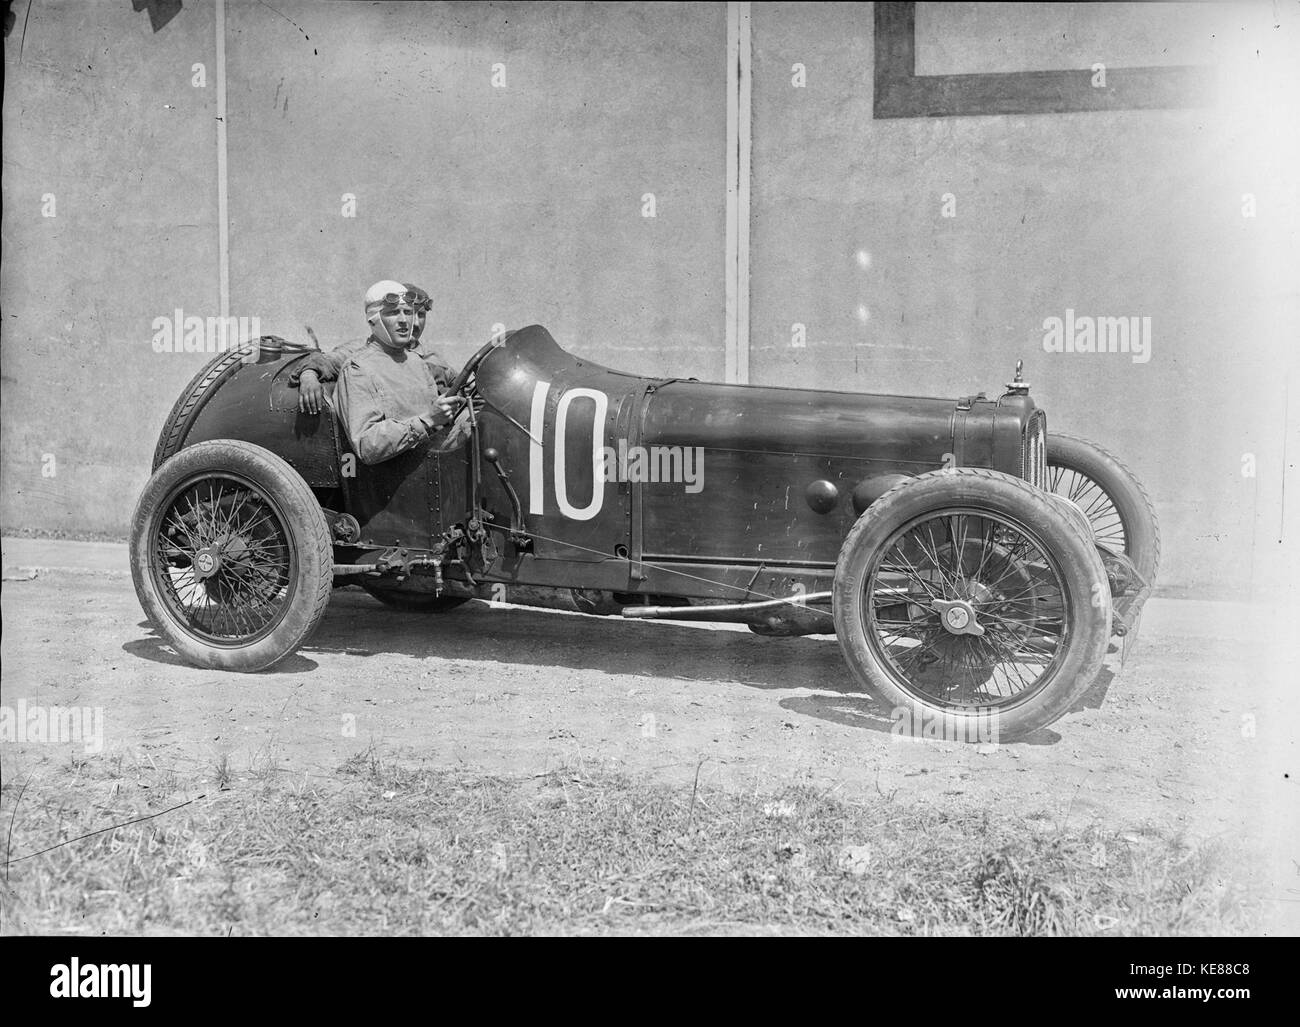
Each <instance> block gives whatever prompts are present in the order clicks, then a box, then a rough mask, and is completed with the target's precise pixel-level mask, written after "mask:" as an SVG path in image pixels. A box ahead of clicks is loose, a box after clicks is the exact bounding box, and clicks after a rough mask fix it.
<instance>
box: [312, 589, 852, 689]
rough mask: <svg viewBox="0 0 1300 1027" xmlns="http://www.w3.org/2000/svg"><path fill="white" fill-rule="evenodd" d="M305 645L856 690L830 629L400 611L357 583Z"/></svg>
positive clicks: (473, 610)
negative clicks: (817, 633) (768, 631)
mask: <svg viewBox="0 0 1300 1027" xmlns="http://www.w3.org/2000/svg"><path fill="white" fill-rule="evenodd" d="M303 652H304V653H307V654H321V653H331V654H348V655H356V656H369V655H375V654H377V653H396V654H401V655H405V656H410V657H414V658H416V659H425V658H430V657H432V658H436V659H443V660H468V661H471V662H477V661H490V662H494V663H510V664H516V665H525V666H529V665H531V666H536V667H538V668H539V669H545V670H551V671H555V670H562V669H564V668H568V669H572V670H597V671H604V672H606V673H608V674H638V675H645V676H647V677H661V678H674V679H677V680H686V681H734V682H738V683H740V684H744V685H747V686H749V687H752V688H763V689H788V688H817V689H827V690H832V691H836V692H849V693H853V692H858V691H859V690H858V688H857V687H856V685H855V683H854V682H853V680H852V677H851V675H850V673H849V670H848V668H847V667H846V666H845V665H844V660H843V658H842V657H841V656H840V650H839V646H838V645H837V644H836V643H835V641H834V639H827V638H806V637H800V638H762V637H760V636H758V635H755V634H753V633H751V632H749V631H748V630H741V631H726V630H722V631H710V630H704V629H701V628H697V627H688V626H683V625H681V624H673V623H670V622H665V621H657V622H646V621H633V620H623V619H622V618H618V617H589V616H582V615H579V614H564V613H556V612H553V611H549V610H537V609H531V608H524V607H504V608H492V607H489V606H488V605H487V604H486V603H481V602H471V603H466V604H465V605H464V606H461V607H458V608H456V609H454V610H450V611H447V612H445V613H408V612H405V611H401V610H395V609H392V608H390V607H386V606H383V605H381V604H380V603H378V602H376V601H375V600H374V599H372V598H371V597H369V596H367V595H365V594H364V593H362V592H360V591H356V592H353V591H352V590H347V591H341V592H336V593H335V594H334V597H333V599H332V600H331V602H330V606H329V609H328V610H327V611H326V613H325V618H324V620H323V621H322V622H321V626H320V628H318V629H317V631H316V634H315V635H314V636H313V637H312V639H311V640H310V641H309V642H308V643H307V644H306V645H305V646H304V647H303Z"/></svg>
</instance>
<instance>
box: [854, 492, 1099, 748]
mask: <svg viewBox="0 0 1300 1027" xmlns="http://www.w3.org/2000/svg"><path fill="white" fill-rule="evenodd" d="M834 613H835V627H836V633H837V635H838V637H839V642H840V646H841V648H842V650H843V651H844V655H845V659H846V660H847V661H848V663H849V666H850V668H851V669H852V670H853V671H854V673H855V674H856V676H857V677H858V680H859V681H860V682H861V683H862V684H863V685H864V686H866V687H867V688H869V689H871V690H872V691H874V692H876V693H877V694H878V695H879V696H880V697H881V698H882V699H884V700H885V701H886V702H888V703H890V704H891V705H892V706H893V707H894V717H895V718H896V719H897V720H898V721H900V722H901V721H905V722H906V723H905V725H904V728H903V731H904V733H911V734H924V735H926V736H930V737H934V736H938V735H941V736H942V737H945V738H949V739H953V740H961V741H973V740H976V739H978V740H994V741H996V740H999V739H1002V740H1009V739H1011V738H1014V737H1017V736H1020V735H1023V734H1025V733H1028V732H1030V731H1033V730H1035V729H1036V728H1039V727H1043V726H1045V725H1047V724H1050V723H1052V722H1053V721H1054V720H1056V719H1057V718H1058V717H1060V716H1061V715H1062V714H1064V713H1065V712H1066V711H1067V710H1068V709H1069V708H1070V706H1071V704H1072V703H1073V702H1074V701H1075V700H1076V699H1077V698H1078V697H1079V696H1080V695H1081V694H1082V693H1083V692H1084V691H1086V690H1087V688H1088V686H1089V684H1090V683H1091V682H1092V681H1093V679H1094V678H1095V676H1096V673H1097V671H1098V670H1099V669H1100V667H1101V663H1102V660H1103V658H1104V657H1105V653H1106V644H1107V639H1108V637H1109V634H1110V592H1109V589H1108V586H1107V583H1106V574H1105V569H1104V567H1103V565H1102V561H1101V558H1100V556H1099V555H1098V553H1097V550H1096V548H1095V547H1094V546H1093V545H1092V542H1091V539H1089V538H1088V537H1086V536H1085V534H1084V532H1083V530H1082V527H1081V525H1078V524H1076V523H1075V522H1074V521H1073V520H1072V519H1071V518H1069V517H1067V516H1066V515H1065V514H1064V513H1063V512H1062V511H1061V510H1060V509H1059V508H1058V507H1057V504H1056V502H1055V501H1054V500H1052V499H1051V498H1049V497H1048V496H1047V495H1046V494H1045V493H1043V492H1042V491H1041V490H1039V489H1036V488H1034V487H1033V486H1030V485H1029V484H1028V483H1026V482H1024V481H1022V480H1020V479H1018V478H1014V477H1012V476H1010V475H1006V474H1001V473H999V472H997V471H989V470H984V469H979V468H956V469H953V470H948V471H939V472H933V473H931V474H925V475H921V476H920V477H918V478H915V479H912V480H910V481H908V482H906V483H904V484H902V485H899V486H897V487H896V488H894V489H891V490H890V491H889V492H887V493H886V494H885V495H884V496H882V497H881V498H880V499H878V500H877V501H876V502H875V503H873V504H872V505H871V506H870V507H869V508H868V509H867V511H866V512H865V513H864V514H863V515H862V517H860V518H859V519H858V522H857V523H856V524H855V525H854V527H853V529H852V530H851V531H850V532H849V535H848V537H847V538H846V539H845V542H844V546H843V548H842V549H841V552H840V558H839V562H838V564H837V565H836V572H835V593H834Z"/></svg>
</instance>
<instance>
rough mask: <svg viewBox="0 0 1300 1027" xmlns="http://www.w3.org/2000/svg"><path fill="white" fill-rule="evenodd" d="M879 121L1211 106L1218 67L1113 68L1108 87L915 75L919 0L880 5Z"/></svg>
mask: <svg viewBox="0 0 1300 1027" xmlns="http://www.w3.org/2000/svg"><path fill="white" fill-rule="evenodd" d="M875 25H876V68H875V105H874V114H875V116H876V117H877V118H946V117H954V116H960V115H970V114H1064V113H1067V112H1073V111H1116V110H1149V109H1161V108H1165V109H1168V108H1177V107H1206V106H1209V104H1211V103H1212V102H1213V99H1214V74H1213V69H1212V68H1209V67H1202V66H1199V65H1191V64H1184V65H1174V66H1170V67H1163V68H1107V69H1106V85H1105V86H1094V85H1093V84H1092V76H1093V73H1092V72H1091V71H1090V70H1082V71H1011V72H988V73H980V74H968V75H918V74H916V4H915V3H877V4H876V5H875Z"/></svg>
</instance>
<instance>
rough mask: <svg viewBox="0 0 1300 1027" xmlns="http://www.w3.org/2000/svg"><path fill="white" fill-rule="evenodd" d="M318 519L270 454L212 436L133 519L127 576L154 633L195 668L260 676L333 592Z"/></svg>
mask: <svg viewBox="0 0 1300 1027" xmlns="http://www.w3.org/2000/svg"><path fill="white" fill-rule="evenodd" d="M333 571H334V563H333V548H332V546H331V541H330V531H329V526H328V524H327V523H326V521H325V514H324V513H323V512H322V510H321V508H320V504H319V503H318V502H317V501H316V497H315V496H314V495H313V494H312V491H311V489H310V488H308V486H307V483H306V482H305V481H303V479H302V477H301V476H300V475H299V474H298V472H297V471H295V470H294V469H293V468H292V467H290V466H289V465H288V464H287V463H285V461H284V460H282V459H280V457H278V456H276V455H275V454H274V453H271V452H270V451H268V450H266V449H263V448H262V447H261V446H255V445H252V444H251V443H248V442H237V441H233V440H228V439H220V440H215V441H212V442H201V443H199V444H198V445H196V446H191V447H189V448H187V449H183V450H182V451H181V452H179V453H177V454H176V455H175V456H173V457H172V458H171V459H169V460H167V461H166V462H165V463H164V464H163V465H162V466H161V467H160V468H158V470H157V471H156V472H155V473H154V475H153V477H152V478H150V479H149V483H148V484H147V485H146V486H145V489H144V492H143V493H142V494H141V496H140V500H139V502H137V503H136V507H135V513H134V515H133V516H132V519H131V577H132V579H133V580H134V582H135V590H136V595H137V596H139V598H140V604H141V606H143V607H144V612H145V613H146V614H147V615H148V617H149V621H150V623H151V624H153V626H154V628H155V630H157V632H158V634H159V635H161V636H162V637H163V638H164V639H165V640H166V641H167V643H168V644H169V645H171V646H172V648H174V649H175V650H176V651H177V652H178V653H179V654H180V655H181V656H182V657H183V658H184V659H186V660H187V661H188V662H190V663H192V664H194V665H195V666H199V667H212V668H216V669H220V670H233V671H241V672H250V671H258V670H263V669H265V668H267V667H269V666H271V665H272V664H274V663H276V662H277V661H278V660H281V659H283V658H284V657H286V656H288V655H289V654H290V653H292V652H294V651H295V650H296V649H297V648H298V647H299V646H300V645H302V644H303V642H305V641H306V640H307V638H309V637H310V635H311V633H312V632H313V631H314V630H315V629H316V626H317V625H318V624H319V623H320V620H321V617H322V616H323V615H324V613H325V607H326V605H327V604H328V603H329V598H330V589H331V586H332V584H333Z"/></svg>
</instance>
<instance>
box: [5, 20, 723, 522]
mask: <svg viewBox="0 0 1300 1027" xmlns="http://www.w3.org/2000/svg"><path fill="white" fill-rule="evenodd" d="M272 6H274V8H275V10H274V11H273V10H271V8H270V7H268V6H266V5H264V4H259V3H254V2H251V0H249V2H242V0H230V2H228V3H227V5H226V41H227V75H228V89H227V94H228V103H229V110H228V113H227V126H228V153H229V174H228V180H229V197H230V199H229V225H230V313H231V314H232V315H235V316H247V317H257V318H259V320H260V322H261V327H262V330H263V331H268V332H272V331H273V332H276V333H278V334H281V335H285V336H288V337H291V338H301V339H304V340H305V339H306V334H305V332H304V330H303V326H304V325H311V326H312V327H313V328H314V329H315V331H316V333H317V334H318V336H319V337H320V339H321V341H322V343H323V345H325V346H326V347H329V346H333V345H337V344H338V343H340V342H342V341H344V340H345V339H348V338H351V337H353V336H356V335H360V334H364V332H365V331H366V328H365V322H364V317H363V315H362V311H361V297H362V294H363V292H364V290H365V288H366V287H367V286H368V285H370V284H371V283H372V282H374V281H376V280H378V279H380V278H388V277H395V278H397V279H399V280H402V281H414V282H418V283H420V284H423V285H424V286H425V287H426V288H428V289H429V290H430V291H431V292H432V294H433V295H434V297H435V301H436V309H435V311H434V313H433V319H432V321H431V324H430V327H429V329H428V331H429V335H430V337H431V338H432V339H433V341H434V342H435V344H437V345H439V346H440V347H441V348H442V349H443V352H444V355H445V356H446V357H447V358H448V359H450V360H451V361H453V362H455V363H459V362H460V361H462V360H463V359H464V358H465V357H467V356H468V355H469V354H470V353H472V352H473V351H474V350H475V349H477V348H478V347H479V346H480V345H482V343H483V342H485V341H486V340H487V339H488V338H489V336H490V335H491V332H492V326H493V325H494V324H495V323H498V322H500V323H504V324H505V325H507V326H509V327H519V326H520V325H522V324H527V323H531V322H541V323H543V324H545V325H547V326H548V327H549V328H550V329H551V330H552V332H553V333H554V334H555V335H556V337H557V338H559V339H561V340H563V341H564V343H565V344H566V345H570V346H572V347H574V348H576V349H579V350H581V351H583V352H584V353H587V354H589V355H590V356H592V357H593V358H594V359H596V360H599V361H602V362H607V363H610V364H612V365H614V366H616V367H623V368H626V369H629V370H632V371H638V372H646V373H663V374H669V373H671V374H685V375H697V376H700V377H718V376H720V375H721V374H722V366H723V351H722V343H721V339H722V337H723V332H724V328H723V316H724V311H723V270H724V268H723V252H724V238H723V233H724V228H725V181H724V180H725V167H726V155H725V148H724V144H725V139H724V137H725V132H726V94H725V86H726V68H725V64H724V61H723V53H724V52H725V39H726V24H725V23H726V8H725V6H722V5H717V4H700V5H693V6H668V5H648V6H639V5H623V4H609V5H601V6H600V7H599V8H598V9H597V8H592V7H589V6H586V5H570V4H565V5H547V4H530V3H523V4H490V5H489V4H481V5H459V4H416V3H410V4H407V3H391V4H360V3H358V4H343V3H336V4H322V3H318V2H292V0H286V2H277V3H276V4H274V5H272ZM18 14H19V20H20V25H19V27H18V28H16V29H15V30H14V32H13V33H12V34H11V35H10V36H9V37H8V38H7V39H6V41H5V46H6V61H7V70H8V78H7V81H6V90H5V110H4V114H5V122H4V149H5V176H4V246H5V264H4V269H3V286H2V289H0V291H2V293H3V295H2V296H0V303H2V304H3V307H4V314H5V316H4V331H3V364H4V383H3V388H4V397H3V399H4V415H3V417H4V430H3V474H4V481H5V489H4V500H3V508H2V509H0V519H2V520H3V524H4V526H5V529H6V530H16V529H44V530H55V531H68V532H74V533H104V534H109V535H121V534H123V533H124V532H125V531H126V528H127V521H128V519H129V517H130V513H131V509H132V507H133V505H134V503H135V499H136V497H137V496H138V495H139V492H140V489H141V488H142V486H143V484H144V482H145V480H146V478H147V477H148V470H149V461H150V458H151V456H152V452H153V446H154V442H155V441H156V439H157V434H158V430H159V428H160V427H161V424H162V421H163V419H164V417H165V416H166V414H167V411H168V409H169V408H170V406H171V404H172V403H173V401H174V400H175V398H176V395H177V392H178V391H179V390H180V388H181V387H182V386H183V385H184V384H185V382H186V381H187V380H188V379H189V378H190V376H191V375H192V374H193V373H194V371H195V370H196V369H197V368H198V367H200V366H202V364H203V363H204V362H205V361H206V360H207V359H209V357H208V356H205V355H198V354H185V353H179V354H163V355H160V354H156V353H155V352H154V351H153V348H152V346H151V338H152V330H151V325H152V322H153V319H154V318H155V317H159V316H167V317H170V316H171V315H172V312H173V311H174V310H175V309H176V308H181V309H182V310H183V311H184V312H185V314H186V315H198V316H200V317H209V316H215V315H217V314H219V313H220V311H219V308H218V252H217V229H216V197H217V170H216V131H215V121H214V119H215V117H216V108H215V84H216V80H215V28H214V20H213V7H212V5H211V4H207V3H198V2H188V0H187V2H186V3H185V4H184V6H183V8H182V10H181V12H180V13H179V14H178V15H176V16H175V17H174V18H173V19H172V20H171V21H170V22H169V23H168V24H167V25H165V26H164V27H162V28H161V29H160V30H159V31H158V32H157V33H156V34H155V33H153V32H152V31H151V29H150V25H149V19H148V17H147V16H146V15H145V14H144V13H136V12H134V11H133V10H132V8H131V5H130V4H129V3H128V2H126V0H121V2H116V0H114V2H112V3H109V2H90V0H77V2H73V0H66V2H62V3H57V2H56V3H38V4H36V5H35V6H34V8H33V10H32V13H31V17H30V20H29V22H28V24H27V28H26V35H25V39H21V38H20V30H21V17H22V14H23V12H22V11H21V10H20V11H19V12H18ZM20 49H21V51H22V57H21V62H20V61H19V51H20ZM195 62H203V63H204V64H205V65H206V69H205V70H206V82H207V84H206V87H204V88H197V87H194V86H192V85H191V81H192V77H193V75H192V71H191V67H192V65H193V64H194V63H195ZM498 64H499V65H503V66H504V73H505V79H504V81H505V88H494V86H493V84H492V81H493V74H494V68H493V66H494V65H498ZM498 81H499V80H498ZM46 192H51V193H54V194H55V195H56V198H57V203H56V208H55V213H56V217H54V218H45V217H42V216H41V196H42V194H44V193H46ZM647 193H652V194H654V200H653V202H654V217H645V216H643V210H644V209H645V204H644V203H643V199H642V197H643V196H644V195H645V194H647ZM344 194H351V195H352V196H354V197H355V216H353V217H345V216H343V213H344V201H343V196H344ZM46 455H52V456H53V457H54V460H55V463H54V465H53V468H54V471H55V473H54V475H53V476H49V474H48V471H49V468H50V465H49V463H48V461H45V460H43V457H44V456H46ZM43 470H44V471H45V472H46V473H45V474H44V475H43V473H42V472H43Z"/></svg>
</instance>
